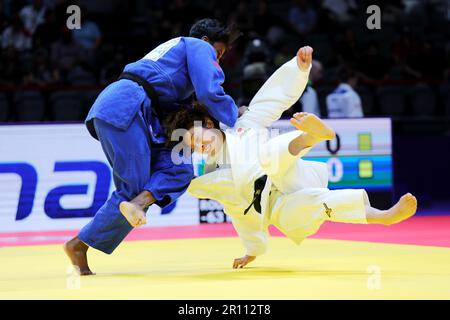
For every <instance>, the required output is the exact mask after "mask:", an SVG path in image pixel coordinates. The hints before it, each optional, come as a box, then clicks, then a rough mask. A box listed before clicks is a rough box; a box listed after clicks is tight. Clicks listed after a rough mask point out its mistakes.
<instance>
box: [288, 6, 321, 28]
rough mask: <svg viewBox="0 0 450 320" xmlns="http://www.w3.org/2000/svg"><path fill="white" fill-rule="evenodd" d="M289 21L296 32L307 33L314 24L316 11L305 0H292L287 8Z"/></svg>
mask: <svg viewBox="0 0 450 320" xmlns="http://www.w3.org/2000/svg"><path fill="white" fill-rule="evenodd" d="M289 22H290V23H291V26H292V27H293V28H294V30H295V31H296V32H297V33H299V34H301V35H305V34H308V33H310V32H311V31H312V30H313V29H314V27H315V26H316V23H317V12H316V10H315V9H314V8H313V7H312V6H311V5H310V4H309V2H308V1H307V0H294V1H293V3H292V6H291V8H290V9H289Z"/></svg>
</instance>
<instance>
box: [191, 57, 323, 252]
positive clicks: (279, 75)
mask: <svg viewBox="0 0 450 320" xmlns="http://www.w3.org/2000/svg"><path fill="white" fill-rule="evenodd" d="M308 75H309V70H308V72H303V71H301V70H300V69H299V68H298V66H297V61H296V58H294V59H292V60H290V61H289V62H287V63H285V64H284V65H283V66H281V67H280V68H279V69H278V70H277V71H275V73H274V74H273V75H272V76H271V77H270V78H269V79H268V80H267V81H266V83H265V84H264V85H263V86H262V87H261V89H260V90H259V91H258V93H257V94H256V95H255V97H254V98H253V99H252V101H251V102H250V105H249V108H248V111H247V112H245V113H244V114H243V115H242V116H241V117H240V118H239V119H238V121H237V123H236V125H235V126H234V127H233V128H229V129H227V130H226V131H225V135H226V143H225V144H224V146H225V147H226V148H227V150H226V152H227V153H228V155H227V156H228V157H229V159H230V166H229V167H227V166H224V167H225V168H224V169H220V168H219V169H215V170H214V168H215V166H211V168H213V170H214V171H212V172H210V173H207V174H205V175H203V176H200V177H198V178H196V179H194V180H192V182H191V184H190V186H189V188H188V190H187V192H188V193H190V194H191V195H193V196H195V197H198V198H201V199H202V198H209V199H213V200H216V201H218V202H219V203H221V204H223V205H224V210H225V213H226V214H228V215H230V216H231V218H232V222H233V225H234V227H235V229H236V231H237V232H238V234H239V236H240V238H241V239H242V241H243V244H244V246H245V247H246V249H247V254H248V255H253V256H257V255H261V254H262V253H264V252H265V250H266V245H267V237H268V233H267V227H268V225H269V224H273V225H275V226H277V227H278V228H279V229H280V230H282V231H284V233H285V234H286V236H287V237H288V238H290V239H292V240H294V241H295V242H296V243H299V242H300V241H302V240H303V239H304V238H305V237H306V235H305V233H304V231H305V230H301V229H297V230H291V229H290V228H289V226H288V225H284V223H283V222H282V221H274V220H273V219H271V217H270V212H269V211H270V208H269V194H270V191H271V188H272V182H271V181H270V178H269V179H267V180H266V183H265V186H264V189H263V191H262V193H261V214H259V213H257V212H256V211H255V209H254V208H251V210H250V211H249V212H248V213H247V214H244V211H245V210H246V209H247V208H248V207H249V204H251V202H252V199H253V197H254V183H255V180H257V179H258V178H259V177H261V176H263V175H265V174H267V170H263V168H262V162H264V161H266V160H267V159H270V157H271V154H273V155H276V154H279V152H278V151H279V150H278V149H279V148H286V147H287V145H283V144H276V145H267V143H269V144H270V140H269V135H268V130H267V128H268V127H270V125H271V124H272V123H273V122H274V121H276V120H278V119H279V118H280V116H281V114H282V113H283V112H284V111H285V110H287V109H289V108H290V107H291V106H292V105H293V104H294V103H295V102H296V101H297V100H298V99H299V98H300V96H301V94H302V92H303V90H304V89H305V87H306V84H307V81H308ZM288 135H290V139H285V143H286V144H287V143H289V142H290V140H292V138H294V137H297V136H298V135H299V131H298V130H296V131H293V132H291V133H288ZM288 138H289V137H288ZM262 146H263V147H262ZM309 149H310V148H306V149H305V150H303V151H302V154H304V153H306V152H308V151H309ZM302 154H300V155H299V156H302ZM208 160H209V159H208ZM208 160H207V163H208V162H209V161H208ZM280 161H281V162H283V159H281V160H280ZM308 163H310V166H311V168H310V169H311V174H310V175H307V176H306V177H305V179H304V180H303V181H302V185H303V187H308V186H316V187H323V188H326V186H327V183H328V174H327V168H326V165H325V164H323V163H318V162H312V161H308ZM280 165H282V163H281V164H280ZM206 171H207V169H205V172H206ZM308 171H309V170H308Z"/></svg>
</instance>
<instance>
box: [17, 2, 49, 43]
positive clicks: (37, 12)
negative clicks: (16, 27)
mask: <svg viewBox="0 0 450 320" xmlns="http://www.w3.org/2000/svg"><path fill="white" fill-rule="evenodd" d="M45 11H46V7H45V6H44V1H43V0H33V2H32V4H29V5H27V6H25V7H23V8H22V10H20V18H21V19H22V22H23V24H24V27H25V30H26V31H27V33H28V34H29V35H30V36H32V35H33V34H34V32H35V31H36V28H37V27H38V26H39V25H40V24H42V23H44V21H45Z"/></svg>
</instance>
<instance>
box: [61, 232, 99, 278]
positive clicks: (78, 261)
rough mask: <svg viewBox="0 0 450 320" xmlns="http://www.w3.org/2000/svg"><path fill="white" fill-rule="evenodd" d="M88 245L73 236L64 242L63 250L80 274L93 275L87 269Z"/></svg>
mask: <svg viewBox="0 0 450 320" xmlns="http://www.w3.org/2000/svg"><path fill="white" fill-rule="evenodd" d="M88 249H89V246H88V245H87V244H85V243H84V242H83V241H81V240H80V239H79V238H78V237H75V238H73V239H71V240H69V241H67V242H66V243H65V244H64V251H65V252H66V254H67V256H68V257H69V259H70V261H71V262H72V264H73V265H74V266H75V268H76V269H77V271H78V272H79V273H80V275H82V276H89V275H94V274H95V273H93V272H92V271H91V269H89V266H88V261H87V250H88Z"/></svg>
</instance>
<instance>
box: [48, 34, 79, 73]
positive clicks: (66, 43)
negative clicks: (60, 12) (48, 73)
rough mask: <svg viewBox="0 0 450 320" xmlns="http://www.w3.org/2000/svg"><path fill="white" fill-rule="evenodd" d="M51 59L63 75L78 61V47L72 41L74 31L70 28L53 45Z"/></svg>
mask: <svg viewBox="0 0 450 320" xmlns="http://www.w3.org/2000/svg"><path fill="white" fill-rule="evenodd" d="M50 61H51V63H52V65H54V66H55V67H56V68H57V69H58V70H60V72H61V76H63V77H64V76H65V75H67V73H68V72H69V71H70V69H72V68H73V66H74V65H75V64H76V62H77V61H78V47H77V46H76V45H75V43H74V42H73V41H72V33H71V32H70V31H69V30H67V29H65V30H64V31H63V32H61V35H60V38H59V40H58V41H56V42H54V43H53V44H52V45H51V50H50Z"/></svg>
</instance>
